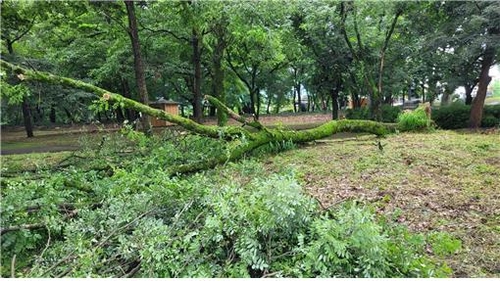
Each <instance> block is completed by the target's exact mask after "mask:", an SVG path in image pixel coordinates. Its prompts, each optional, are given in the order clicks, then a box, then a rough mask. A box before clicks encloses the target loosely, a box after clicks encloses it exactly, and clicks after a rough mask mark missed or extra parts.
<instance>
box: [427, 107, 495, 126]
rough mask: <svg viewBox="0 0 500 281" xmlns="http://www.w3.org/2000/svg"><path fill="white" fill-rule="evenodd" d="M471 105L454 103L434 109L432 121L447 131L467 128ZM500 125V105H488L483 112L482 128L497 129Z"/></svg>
mask: <svg viewBox="0 0 500 281" xmlns="http://www.w3.org/2000/svg"><path fill="white" fill-rule="evenodd" d="M470 109H471V106H470V105H465V104H463V103H461V102H454V103H452V104H451V105H449V106H444V107H440V108H436V109H433V111H432V120H433V121H434V122H435V123H436V125H437V126H438V127H439V128H441V129H445V130H452V129H461V128H467V123H468V122H469V117H470ZM499 124H500V105H486V106H485V107H484V111H483V118H482V120H481V127H495V126H498V125H499Z"/></svg>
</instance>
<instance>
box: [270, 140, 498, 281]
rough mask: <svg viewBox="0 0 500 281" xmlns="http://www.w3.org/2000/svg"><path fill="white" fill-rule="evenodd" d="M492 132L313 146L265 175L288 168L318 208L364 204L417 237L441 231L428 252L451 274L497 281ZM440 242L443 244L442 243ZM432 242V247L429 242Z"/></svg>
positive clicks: (282, 159) (279, 158)
mask: <svg viewBox="0 0 500 281" xmlns="http://www.w3.org/2000/svg"><path fill="white" fill-rule="evenodd" d="M499 136H500V135H499V133H498V132H496V133H493V134H490V135H486V134H471V133H456V132H452V131H435V132H430V133H418V134H398V135H392V136H389V137H387V138H385V139H382V140H380V141H381V144H382V145H383V150H380V149H379V148H378V143H377V142H378V140H377V139H375V138H371V137H365V139H363V140H360V139H355V138H351V139H343V140H330V141H322V142H318V143H317V144H314V145H308V146H304V147H302V148H300V149H298V150H292V151H287V152H284V153H281V154H279V155H276V156H274V157H273V158H272V161H269V164H268V166H269V168H268V170H279V169H280V167H291V166H293V167H296V169H297V170H298V171H300V175H301V177H302V181H303V184H304V186H305V188H306V189H307V190H308V192H309V193H310V194H312V195H313V196H314V197H316V198H317V199H318V200H319V201H321V202H322V205H323V206H325V207H326V208H328V207H330V206H334V205H336V204H338V203H339V202H343V201H345V200H360V201H363V202H371V203H373V204H375V205H376V206H377V212H378V213H380V214H384V215H386V216H387V217H392V218H394V221H396V222H398V223H402V224H405V225H407V226H409V227H410V229H412V230H413V231H416V232H418V233H423V234H428V235H431V234H432V235H434V236H436V234H433V233H435V232H448V233H449V234H450V235H451V236H452V237H453V239H454V238H458V239H459V240H460V241H461V244H462V250H460V251H458V250H456V251H455V248H457V247H458V246H457V245H458V243H459V242H456V241H455V240H453V239H452V238H450V237H445V238H446V239H444V238H443V239H442V240H443V242H442V244H439V243H438V240H439V239H438V238H439V237H440V236H439V235H438V236H436V237H437V238H436V237H435V239H434V238H433V239H434V240H432V241H434V242H433V243H434V244H435V246H433V245H429V247H430V248H429V251H432V252H433V253H434V254H435V255H436V256H440V255H442V254H444V253H450V252H453V255H452V256H451V258H450V257H448V258H446V260H447V262H448V264H449V265H450V266H451V267H452V268H453V269H454V272H455V276H468V277H485V276H488V277H499V276H500V273H499V272H500V271H499V263H498V261H499V260H500V254H499V253H500V244H499V243H498V241H500V231H499V228H498V225H500V213H499V211H498V210H500V197H499V196H498V194H500V185H499V184H498V177H499V171H500V142H499V141H498V140H499ZM445 240H446V241H445ZM436 243H437V244H436Z"/></svg>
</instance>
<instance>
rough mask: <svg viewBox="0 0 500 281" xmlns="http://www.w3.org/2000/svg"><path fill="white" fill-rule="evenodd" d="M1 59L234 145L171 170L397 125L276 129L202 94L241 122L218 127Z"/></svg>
mask: <svg viewBox="0 0 500 281" xmlns="http://www.w3.org/2000/svg"><path fill="white" fill-rule="evenodd" d="M0 62H1V66H2V68H4V69H8V70H10V71H12V72H14V74H15V75H16V76H17V77H18V78H19V80H21V81H39V82H44V83H50V84H56V85H63V86H67V87H71V88H76V89H80V90H84V91H87V92H90V93H95V94H97V95H98V96H99V97H100V99H99V100H100V102H102V103H113V104H115V105H119V106H121V107H123V108H128V109H133V110H135V111H138V112H141V113H143V114H147V115H149V116H153V117H156V118H159V119H162V120H166V121H169V122H172V123H175V124H177V125H179V126H181V127H183V128H184V129H186V130H188V131H191V132H193V133H196V134H200V135H203V136H206V137H210V138H217V139H220V138H223V139H225V140H227V141H228V142H230V143H232V144H234V145H231V147H234V148H233V149H232V150H231V151H230V152H229V153H228V154H227V155H220V156H218V157H216V158H213V159H209V160H205V161H203V162H198V163H193V164H188V165H180V166H176V167H173V168H171V172H172V173H185V172H192V171H198V170H202V169H207V168H211V167H214V166H216V165H218V164H221V163H225V162H227V161H233V160H236V159H238V158H240V157H242V156H243V155H244V154H246V153H249V152H251V151H252V150H254V149H256V148H258V147H260V146H262V145H266V144H269V143H276V142H282V141H291V142H293V143H297V144H299V143H305V142H310V141H314V140H318V139H321V138H325V137H328V136H331V135H333V134H336V133H339V132H365V133H371V134H375V135H377V136H382V135H385V134H388V133H391V132H393V131H394V130H395V128H396V124H386V123H380V122H374V121H368V120H332V121H330V122H327V123H325V124H323V125H320V126H318V127H316V128H312V129H308V130H302V131H294V130H285V129H279V128H274V129H271V128H267V127H265V126H263V125H262V124H261V123H259V121H257V119H253V120H246V119H245V118H244V117H243V116H240V115H238V114H237V113H235V112H234V111H232V110H231V109H229V108H228V107H227V106H226V105H224V104H223V103H222V102H220V101H219V100H218V99H216V98H214V97H212V96H205V99H207V100H208V101H209V102H210V103H211V104H212V105H214V106H215V107H216V108H217V110H219V111H221V112H224V113H225V114H227V115H228V116H229V117H230V118H232V119H234V120H236V121H238V122H240V123H242V126H224V127H218V126H209V125H202V124H199V123H196V122H194V121H193V120H190V119H188V118H184V117H181V116H178V115H172V114H169V113H167V112H165V111H162V110H158V109H155V108H152V107H149V106H148V105H145V104H142V103H140V102H137V101H134V100H132V99H129V98H125V97H123V96H122V95H119V94H116V93H112V92H109V91H107V90H105V89H102V88H99V87H96V86H94V85H91V84H88V83H85V82H82V81H78V80H74V79H71V78H66V77H61V76H56V75H52V74H50V73H46V72H41V71H36V72H35V71H31V70H28V69H25V68H21V67H18V66H15V65H12V64H10V63H8V62H5V61H3V60H2V61H0ZM247 128H251V129H247ZM242 138H244V139H245V140H246V141H245V142H242V141H241V139H242Z"/></svg>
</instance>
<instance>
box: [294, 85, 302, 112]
mask: <svg viewBox="0 0 500 281" xmlns="http://www.w3.org/2000/svg"><path fill="white" fill-rule="evenodd" d="M295 91H296V92H297V103H298V111H299V112H302V111H303V110H302V97H301V93H300V83H296V84H295Z"/></svg>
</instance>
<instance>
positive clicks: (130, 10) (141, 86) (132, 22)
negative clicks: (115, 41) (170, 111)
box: [125, 1, 151, 134]
mask: <svg viewBox="0 0 500 281" xmlns="http://www.w3.org/2000/svg"><path fill="white" fill-rule="evenodd" d="M125 6H126V8H127V16H128V25H129V30H128V34H129V36H130V41H131V42H132V51H133V53H134V70H135V80H136V83H137V88H138V90H139V96H140V100H141V102H142V103H143V104H145V105H149V95H148V90H147V88H146V76H145V75H144V63H143V61H142V57H141V45H140V42H139V32H138V29H137V19H136V16H135V6H134V2H133V1H125ZM141 123H142V130H143V132H144V133H146V134H151V122H150V117H149V116H148V115H147V114H142V116H141Z"/></svg>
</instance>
